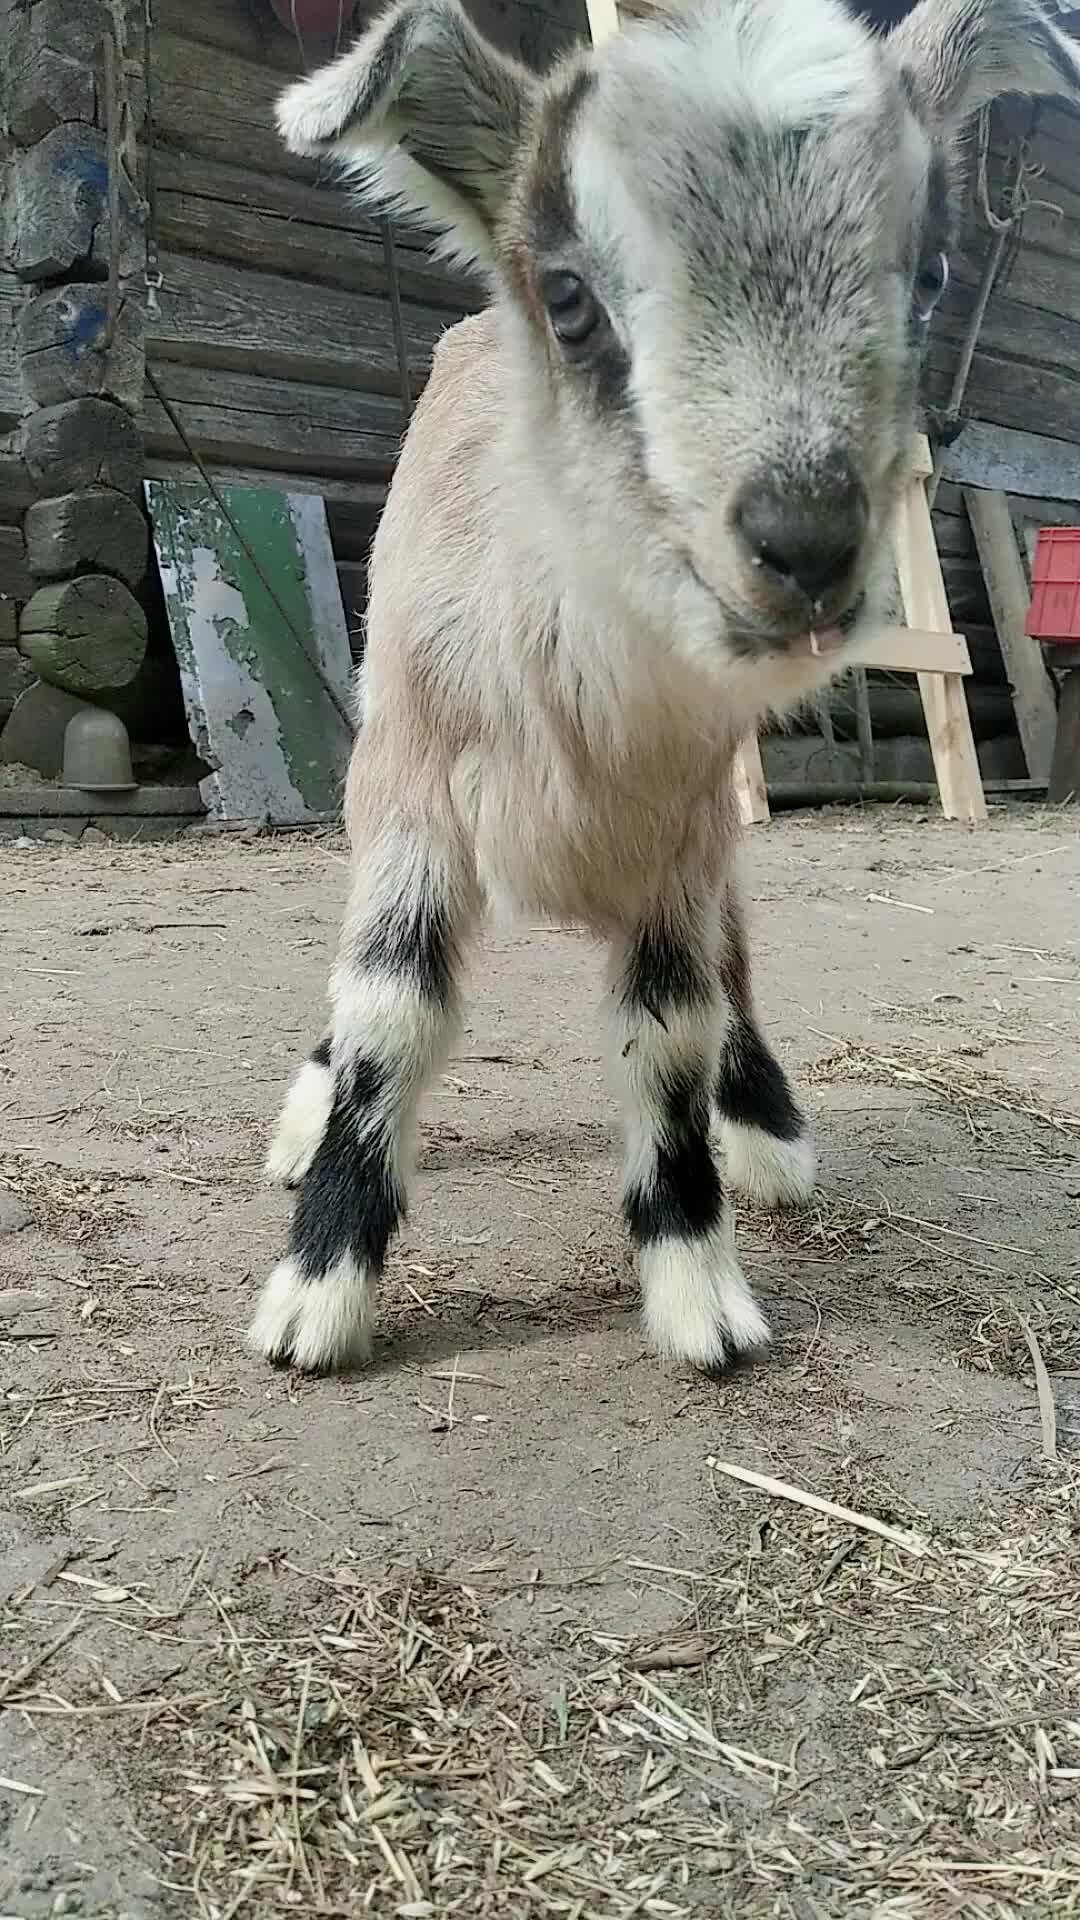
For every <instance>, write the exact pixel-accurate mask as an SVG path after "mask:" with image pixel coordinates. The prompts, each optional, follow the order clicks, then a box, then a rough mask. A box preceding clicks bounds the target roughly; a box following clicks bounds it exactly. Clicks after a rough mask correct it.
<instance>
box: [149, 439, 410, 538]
mask: <svg viewBox="0 0 1080 1920" xmlns="http://www.w3.org/2000/svg"><path fill="white" fill-rule="evenodd" d="M146 478H147V479H148V480H190V481H193V482H194V481H198V483H199V485H200V486H202V485H203V484H204V483H203V481H202V478H201V476H200V474H199V470H198V467H196V466H195V465H194V464H193V462H192V461H190V460H188V459H186V458H179V459H176V460H173V459H168V460H165V459H162V458H160V457H159V456H156V455H151V454H147V456H146ZM213 479H214V481H215V482H216V483H217V485H219V486H230V487H265V486H266V484H267V474H266V469H265V468H264V467H233V466H223V467H214V469H213ZM289 491H290V492H291V493H317V494H319V495H321V496H322V497H323V498H324V499H325V500H326V501H327V502H328V506H329V507H332V508H333V509H334V510H335V511H343V512H344V513H345V514H346V516H347V517H348V518H349V520H350V522H351V519H352V516H354V515H355V516H359V517H360V518H362V519H366V518H367V516H368V515H375V514H378V513H380V512H381V511H382V508H383V506H384V505H385V504H386V491H387V483H386V481H385V480H346V479H343V478H337V477H334V478H331V476H329V475H325V474H324V475H320V474H317V473H295V474H293V473H290V475H289ZM332 518H333V515H331V519H332Z"/></svg>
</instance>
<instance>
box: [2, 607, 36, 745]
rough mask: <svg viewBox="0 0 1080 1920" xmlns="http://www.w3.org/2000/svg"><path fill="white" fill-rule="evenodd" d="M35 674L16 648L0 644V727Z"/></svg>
mask: <svg viewBox="0 0 1080 1920" xmlns="http://www.w3.org/2000/svg"><path fill="white" fill-rule="evenodd" d="M2 619H3V607H2V606H0V622H2ZM36 679H37V674H36V673H35V672H34V669H33V667H32V666H31V665H30V662H29V660H24V659H23V657H22V654H21V653H20V652H19V649H18V647H14V646H11V645H8V644H6V643H3V642H0V727H3V726H4V725H5V724H6V722H7V721H8V720H9V719H10V717H11V714H12V712H13V710H14V707H15V702H16V701H17V700H18V699H19V698H20V696H21V695H22V694H24V693H25V692H26V690H27V688H28V687H32V686H33V685H34V682H35V680H36Z"/></svg>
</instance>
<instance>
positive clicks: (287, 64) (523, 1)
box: [156, 0, 586, 78]
mask: <svg viewBox="0 0 1080 1920" xmlns="http://www.w3.org/2000/svg"><path fill="white" fill-rule="evenodd" d="M468 11H469V13H470V14H471V15H472V17H473V18H474V20H475V21H476V23H477V25H478V26H479V27H480V28H481V29H482V31H483V32H485V33H486V34H487V35H488V36H489V38H490V39H492V40H493V41H494V42H495V44H496V46H500V47H502V48H503V50H504V52H506V53H514V54H517V56H518V58H519V59H522V60H525V61H527V62H528V64H529V65H530V66H540V65H546V64H547V62H548V61H550V60H551V59H552V58H553V57H554V56H555V54H557V53H559V52H562V51H563V50H564V49H565V48H566V47H569V46H571V45H573V43H574V41H575V40H580V39H582V38H584V36H585V32H586V22H585V9H584V5H583V4H582V0H468ZM156 17H157V19H158V20H159V22H160V24H161V26H162V27H164V28H166V29H168V30H169V31H170V32H174V33H180V34H183V35H185V36H187V37H188V38H190V39H193V40H197V41H199V42H201V43H202V44H203V45H205V46H211V47H216V48H221V49H223V50H226V51H229V52H234V53H239V54H242V55H244V57H245V58H247V59H249V60H255V61H259V62H260V63H262V64H263V65H265V66H268V67H270V68H271V69H272V70H273V71H274V72H275V73H276V74H278V75H279V76H280V77H282V78H283V77H286V76H288V75H289V74H291V73H295V72H296V71H297V69H298V66H299V53H298V49H297V45H296V40H295V37H294V36H293V35H292V34H289V33H287V32H285V31H284V30H283V29H282V27H281V26H280V24H279V23H278V21H277V20H276V19H275V18H274V14H273V12H272V10H271V8H270V7H269V6H268V5H267V6H262V5H252V6H239V5H233V6H228V7H223V6H220V5H216V4H215V0H159V4H158V6H157V8H156ZM364 17H365V16H364V15H363V14H362V15H361V16H360V17H359V19H358V21H357V25H361V24H363V19H364Z"/></svg>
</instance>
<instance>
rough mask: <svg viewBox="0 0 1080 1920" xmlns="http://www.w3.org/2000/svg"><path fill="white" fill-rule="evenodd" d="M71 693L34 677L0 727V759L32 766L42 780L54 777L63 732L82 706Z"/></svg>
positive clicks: (59, 762)
mask: <svg viewBox="0 0 1080 1920" xmlns="http://www.w3.org/2000/svg"><path fill="white" fill-rule="evenodd" d="M86 704H87V703H86V701H85V700H79V699H77V698H76V696H75V695H74V694H73V693H64V692H63V691H62V690H61V689H60V688H59V687H51V686H50V685H49V683H48V681H47V680H35V681H34V683H33V684H32V685H31V686H30V687H28V688H27V690H26V692H25V693H23V694H21V695H20V697H19V699H18V700H17V701H16V702H15V705H14V707H13V708H12V710H11V714H10V717H9V718H8V720H7V722H6V724H5V725H4V727H3V729H2V730H0V761H6V762H9V763H12V762H13V763H14V764H15V765H16V766H19V767H33V769H34V771H35V773H40V774H41V775H42V777H43V779H45V780H58V779H59V778H60V769H61V767H62V766H63V764H64V731H65V728H66V727H67V723H68V721H69V720H70V719H71V716H72V714H74V713H81V712H82V709H83V707H84V706H85V705H86Z"/></svg>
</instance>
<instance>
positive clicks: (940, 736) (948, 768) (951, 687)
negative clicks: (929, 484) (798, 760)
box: [896, 478, 987, 821]
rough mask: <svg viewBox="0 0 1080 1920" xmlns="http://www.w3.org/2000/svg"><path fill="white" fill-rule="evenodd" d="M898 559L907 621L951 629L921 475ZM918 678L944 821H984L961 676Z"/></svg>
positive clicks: (902, 517)
mask: <svg viewBox="0 0 1080 1920" xmlns="http://www.w3.org/2000/svg"><path fill="white" fill-rule="evenodd" d="M896 562H897V571H898V573H899V576H900V592H901V596H902V598H903V602H904V614H905V617H906V619H907V621H908V623H909V625H910V626H912V627H913V628H916V629H919V630H921V629H929V630H930V631H931V632H934V633H941V634H948V633H950V632H951V630H952V621H951V618H950V615H949V603H948V600H947V598H946V595H945V583H944V581H943V579H942V577H941V563H940V561H939V560H938V556H937V548H936V547H935V545H934V530H933V525H932V522H931V519H930V507H929V504H928V502H927V498H926V487H925V483H924V481H923V480H922V479H920V478H916V479H913V480H912V482H911V484H910V486H908V487H907V488H905V490H904V493H903V494H902V496H901V500H900V508H899V512H898V515H897V524H896ZM918 678H919V692H920V694H921V695H922V703H923V712H924V713H925V715H926V732H927V737H928V739H929V741H930V751H931V753H932V754H933V756H934V771H935V773H936V775H937V782H938V791H939V793H940V795H941V806H942V811H943V813H944V814H945V817H946V819H947V820H973V821H974V820H985V819H986V817H987V812H986V799H985V796H984V794H983V790H982V780H981V776H980V774H979V762H978V758H977V755H976V752H975V742H974V740H973V738H972V733H971V721H970V719H969V718H968V710H967V703H966V701H965V699H964V683H963V680H962V678H961V676H960V675H959V674H958V673H920V674H919V676H918Z"/></svg>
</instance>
